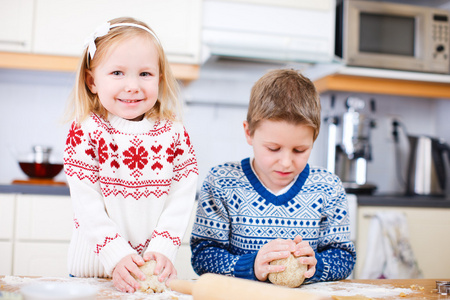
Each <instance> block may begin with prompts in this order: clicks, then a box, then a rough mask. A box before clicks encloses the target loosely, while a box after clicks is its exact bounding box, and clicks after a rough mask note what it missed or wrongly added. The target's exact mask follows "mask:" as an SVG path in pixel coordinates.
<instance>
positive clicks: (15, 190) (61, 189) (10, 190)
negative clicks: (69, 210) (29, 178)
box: [0, 184, 70, 196]
mask: <svg viewBox="0 0 450 300" xmlns="http://www.w3.org/2000/svg"><path fill="white" fill-rule="evenodd" d="M2 193H3V194H30V195H54V196H69V195H70V190H69V187H68V186H57V185H55V186H54V185H39V184H0V194H2Z"/></svg>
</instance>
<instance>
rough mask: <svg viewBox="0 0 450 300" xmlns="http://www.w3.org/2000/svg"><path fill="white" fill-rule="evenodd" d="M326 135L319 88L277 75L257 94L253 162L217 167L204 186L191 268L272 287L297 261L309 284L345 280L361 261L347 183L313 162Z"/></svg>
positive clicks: (251, 127)
mask: <svg viewBox="0 0 450 300" xmlns="http://www.w3.org/2000/svg"><path fill="white" fill-rule="evenodd" d="M319 129H320V100H319V95H318V94H317V91H316V89H315V88H314V85H313V83H312V82H311V81H310V80H309V79H307V78H305V77H304V76H302V75H301V74H299V73H298V72H296V71H294V70H274V71H270V72H268V73H267V74H266V75H264V76H263V77H262V78H260V79H259V80H258V81H257V82H256V83H255V85H254V86H253V88H252V91H251V96H250V103H249V108H248V113H247V120H246V121H244V132H245V136H246V139H247V142H248V144H249V145H251V146H252V147H253V153H254V157H253V158H246V159H243V160H242V161H241V162H232V163H225V164H223V165H219V166H217V167H214V168H212V169H211V171H210V172H209V174H208V176H207V177H206V179H205V182H204V183H203V187H202V190H201V193H200V198H199V203H198V208H197V216H196V221H195V224H194V228H193V231H192V237H191V249H192V265H193V268H194V270H195V271H196V272H197V273H198V274H199V275H201V274H203V273H218V274H226V275H231V276H235V277H240V278H247V279H253V280H260V281H266V280H267V277H268V274H269V273H273V272H281V271H283V270H284V269H285V266H282V265H270V264H269V263H270V262H271V261H273V260H277V259H280V258H286V257H288V256H289V255H290V254H291V253H292V254H293V255H294V256H295V257H298V259H299V260H300V262H301V263H303V264H307V265H308V271H307V272H306V273H305V277H306V278H307V279H306V280H305V282H310V283H311V282H317V281H328V280H340V279H345V278H346V277H347V276H349V275H350V273H351V271H352V270H353V267H354V264H355V261H356V251H355V247H354V245H353V243H352V242H351V241H350V240H349V236H350V232H349V216H348V210H347V199H346V194H345V191H344V188H343V186H342V183H341V181H340V180H339V178H338V177H337V176H336V175H333V174H331V173H330V172H328V171H327V170H325V169H323V168H317V167H311V166H309V164H308V158H309V156H310V153H311V150H312V148H313V144H314V141H315V140H316V138H317V136H318V134H319Z"/></svg>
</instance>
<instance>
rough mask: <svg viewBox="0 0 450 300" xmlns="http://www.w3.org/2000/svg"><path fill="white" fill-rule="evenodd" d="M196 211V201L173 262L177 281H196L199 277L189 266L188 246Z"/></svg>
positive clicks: (189, 253) (189, 254)
mask: <svg viewBox="0 0 450 300" xmlns="http://www.w3.org/2000/svg"><path fill="white" fill-rule="evenodd" d="M196 211H197V201H196V202H195V206H194V208H193V209H192V213H191V218H190V220H189V224H188V227H187V228H186V233H185V234H184V237H183V240H182V241H181V246H180V249H179V250H178V253H177V258H176V260H175V268H176V269H177V275H178V278H179V279H185V280H188V279H196V278H198V277H199V276H198V275H197V274H196V273H195V271H194V269H193V268H192V265H191V256H192V255H191V246H190V244H189V241H190V238H191V232H192V226H193V225H194V221H195V213H196Z"/></svg>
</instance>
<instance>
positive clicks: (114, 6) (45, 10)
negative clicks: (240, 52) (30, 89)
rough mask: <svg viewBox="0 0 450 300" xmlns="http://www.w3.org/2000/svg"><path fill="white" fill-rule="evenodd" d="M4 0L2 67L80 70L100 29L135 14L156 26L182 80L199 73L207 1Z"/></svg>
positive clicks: (1, 14) (0, 21) (0, 13)
mask: <svg viewBox="0 0 450 300" xmlns="http://www.w3.org/2000/svg"><path fill="white" fill-rule="evenodd" d="M0 1H1V2H0V3H1V5H2V10H1V11H0V25H2V28H9V29H10V30H3V31H1V32H0V68H13V69H16V68H17V69H28V70H46V71H68V72H74V71H76V69H77V66H78V61H79V57H80V55H81V53H82V50H83V47H84V41H85V39H86V37H87V36H88V35H89V34H91V33H92V32H93V31H94V30H95V28H97V27H98V26H99V25H100V24H101V23H102V22H106V21H107V20H109V19H112V18H115V17H120V16H132V17H135V18H137V19H140V20H142V21H144V22H146V23H147V24H148V25H149V26H150V27H151V28H152V29H154V30H155V32H156V34H157V35H158V37H159V39H160V40H161V43H162V45H163V47H164V50H165V53H166V55H167V57H168V60H169V63H170V66H171V68H172V71H173V73H174V75H175V77H176V78H177V79H179V80H182V81H186V82H189V81H191V80H194V79H197V78H198V76H199V66H198V65H199V64H200V59H201V58H200V54H201V53H200V49H201V20H202V18H201V9H202V0H188V1H184V0H166V1H157V0H151V1H147V0H132V1H120V0H95V1H91V0H80V1H58V0H19V1H6V0H0ZM4 7H6V8H7V9H6V10H5V9H3V8H4Z"/></svg>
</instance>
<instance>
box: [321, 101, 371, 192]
mask: <svg viewBox="0 0 450 300" xmlns="http://www.w3.org/2000/svg"><path fill="white" fill-rule="evenodd" d="M331 101H332V105H331V107H332V108H334V96H332V100H331ZM370 104H371V111H372V112H374V111H375V100H371V102H370ZM345 105H346V107H347V112H345V113H343V114H342V115H335V116H330V117H327V118H326V119H325V121H326V123H327V124H328V153H327V156H328V157H327V169H328V171H330V172H332V173H335V174H336V175H338V176H339V178H340V179H341V181H342V184H343V185H344V188H345V190H346V191H347V192H349V193H353V194H372V193H373V192H374V191H375V189H376V186H375V185H373V184H371V183H368V182H367V162H369V161H371V160H372V147H371V145H370V132H371V130H372V129H373V128H375V126H376V122H375V120H374V119H373V118H371V117H370V116H369V115H367V114H364V113H362V111H363V109H364V108H365V106H366V105H365V102H364V100H362V99H358V98H354V97H350V98H348V99H347V100H346V102H345Z"/></svg>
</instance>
